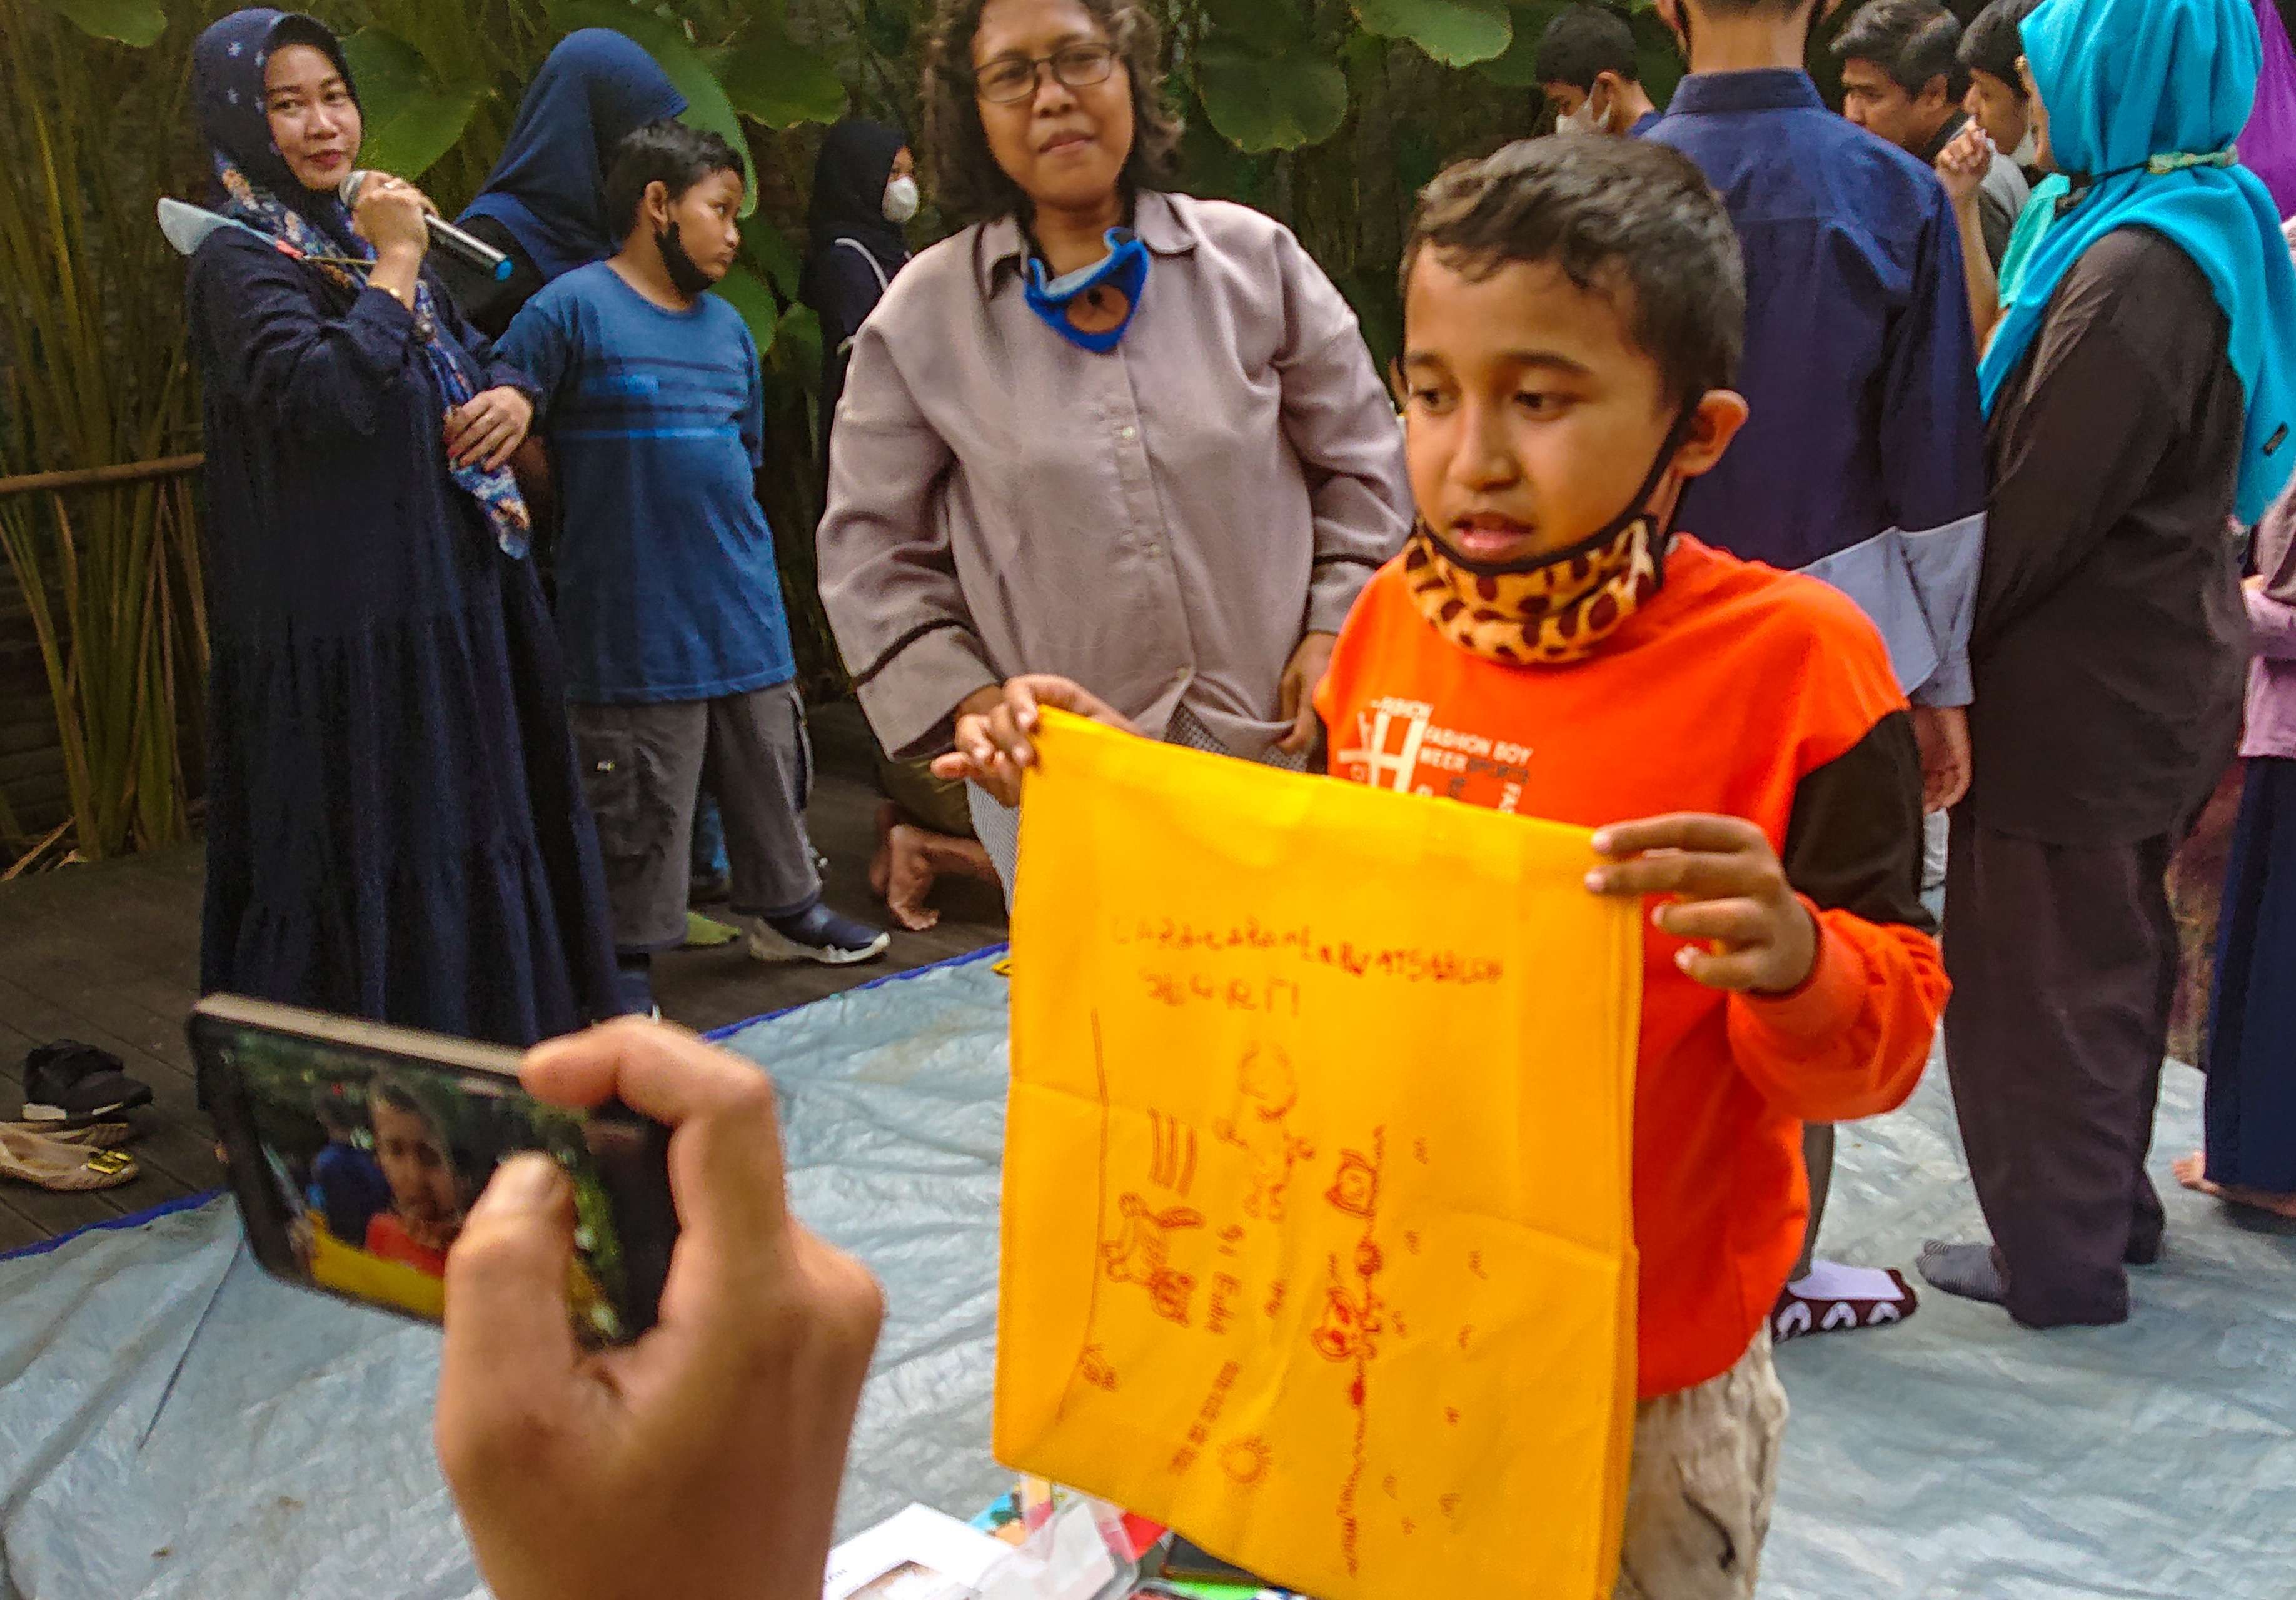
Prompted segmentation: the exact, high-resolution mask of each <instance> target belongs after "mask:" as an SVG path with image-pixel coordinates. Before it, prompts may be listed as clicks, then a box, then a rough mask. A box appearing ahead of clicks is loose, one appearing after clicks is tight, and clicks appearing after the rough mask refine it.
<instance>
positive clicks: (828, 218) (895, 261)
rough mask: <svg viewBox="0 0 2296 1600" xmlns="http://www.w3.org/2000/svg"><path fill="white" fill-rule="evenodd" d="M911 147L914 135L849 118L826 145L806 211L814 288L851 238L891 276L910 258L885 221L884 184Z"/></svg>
mask: <svg viewBox="0 0 2296 1600" xmlns="http://www.w3.org/2000/svg"><path fill="white" fill-rule="evenodd" d="M908 147H909V136H908V135H906V134H905V133H903V132H902V131H901V130H900V129H899V128H898V127H891V126H890V125H889V124H886V123H882V122H867V121H864V120H862V119H859V118H849V119H846V120H845V121H843V122H840V123H839V124H837V126H836V127H832V128H831V129H830V130H829V133H828V135H827V136H825V137H824V139H823V140H822V142H821V159H820V160H817V161H816V162H815V163H814V168H813V201H812V203H811V205H810V206H809V207H808V209H807V211H806V217H805V223H806V229H807V233H808V239H807V242H806V266H805V276H806V283H805V287H804V289H803V290H802V291H801V292H800V298H802V299H804V300H805V301H806V302H807V303H808V304H811V303H812V302H813V299H814V293H813V284H814V283H815V282H816V281H817V279H818V277H819V275H820V272H821V268H822V266H823V264H824V262H826V261H827V260H828V258H829V253H830V252H831V251H832V250H836V249H837V248H838V244H837V241H839V240H840V239H850V240H852V241H853V242H855V243H856V244H858V245H859V246H860V247H861V248H862V249H864V250H867V251H868V252H869V254H870V256H871V258H873V259H874V260H875V261H876V263H877V265H878V266H879V267H882V268H883V269H884V273H885V275H886V276H887V277H888V278H890V277H891V276H892V275H894V274H895V273H897V272H898V271H900V270H901V268H902V267H904V266H906V264H907V262H908V259H909V242H908V240H907V238H906V236H904V235H903V234H902V232H901V229H900V226H899V225H898V224H897V223H891V222H888V221H886V220H885V185H887V184H889V183H890V182H891V181H892V177H893V158H894V157H896V156H898V155H899V154H900V153H901V152H903V151H904V150H906V149H907V148H908Z"/></svg>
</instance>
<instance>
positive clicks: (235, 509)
mask: <svg viewBox="0 0 2296 1600" xmlns="http://www.w3.org/2000/svg"><path fill="white" fill-rule="evenodd" d="M193 95H194V101H195V103H196V105H197V108H198V115H199V125H200V131H201V135H203V136H204V138H205V141H206V143H207V144H208V145H209V149H210V151H211V152H212V153H213V158H214V168H215V173H216V185H217V195H216V203H217V206H218V208H219V209H223V210H224V211H225V212H226V213H227V214H228V215H230V216H231V217H233V218H234V220H235V221H237V222H238V223H240V224H241V225H242V226H240V227H237V228H233V229H227V230H225V231H223V232H220V233H217V234H215V235H213V236H211V237H210V238H209V240H208V241H207V242H206V243H204V244H203V245H202V246H201V248H200V250H199V251H198V253H197V254H196V255H195V256H194V257H193V260H192V265H191V275H190V282H189V284H188V286H187V291H186V299H187V303H188V305H189V308H190V313H191V324H192V348H193V351H194V353H195V356H196V358H197V360H198V362H199V365H200V373H201V381H202V384H201V386H202V390H203V400H204V406H205V414H204V431H205V435H206V443H207V500H208V517H207V523H206V531H207V537H208V541H209V551H210V556H209V560H210V562H211V566H210V571H211V573H212V576H213V591H212V592H213V596H214V601H213V609H212V612H211V618H212V624H213V644H214V648H213V667H212V672H211V676H210V680H209V697H210V706H211V711H212V719H213V726H212V730H211V734H210V768H209V783H208V856H207V873H208V886H207V906H206V913H205V920H204V924H203V927H202V930H201V988H202V989H205V990H208V991H215V990H229V991H232V992H234V993H239V994H246V995H252V996H255V997H258V998H262V999H269V1000H278V1001H283V1002H287V1003H290V1004H293V1005H307V1006H311V1007H315V1008H316V1009H320V1010H324V1011H333V1012H340V1013H348V1014H351V1015H356V1016H363V1017H370V1018H373V1019H376V1020H379V1021H382V1022H396V1023H400V1024H404V1025H406V1026H411V1027H418V1028H427V1029H431V1030H437V1031H439V1032H442V1033H449V1034H455V1035H459V1036H462V1037H464V1038H480V1039H488V1040H492V1041H494V1042H496V1043H499V1044H504V1045H512V1046H523V1045H528V1044H531V1043H534V1042H535V1041H537V1040H538V1039H543V1038H551V1037H553V1036H554V1035H558V1034H562V1033H566V1032H570V1031H571V1030H575V1029H577V1028H579V1027H581V1026H582V1025H583V1024H584V1023H586V1022H590V1021H593V1020H595V1019H597V1018H599V1017H601V1016H604V1015H608V1014H611V1013H612V1011H613V1010H614V1009H615V1007H614V1005H613V1003H612V996H613V982H614V971H613V956H612V941H611V936H610V934H609V931H608V930H609V923H608V920H607V915H606V905H605V892H604V884H603V876H602V874H601V871H600V867H599V861H598V852H597V843H596V838H595V835H594V831H593V828H592V825H591V822H590V816H589V812H588V810H587V809H586V807H585V806H584V804H583V800H582V790H581V785H580V783H579V781H578V774H577V772H576V767H575V757H574V747H573V740H572V737H571V735H570V734H569V732H568V729H567V721H566V710H565V691H564V684H563V675H562V670H561V668H560V665H559V659H558V651H557V644H556V640H555V637H554V636H553V632H552V628H551V625H550V619H549V616H548V614H547V612H546V611H545V610H544V608H543V604H542V596H541V592H540V590H539V588H538V587H537V584H536V582H535V577H534V570H533V564H532V562H529V561H528V560H527V559H525V554H526V541H527V535H528V531H529V518H528V515H527V511H526V506H525V503H524V500H523V499H522V497H521V496H520V494H519V490H518V486H517V484H516V482H515V480H513V479H512V477H511V475H510V473H509V472H508V471H507V470H505V469H506V463H507V462H508V460H509V458H510V455H511V453H512V451H513V450H514V449H516V448H517V447H518V445H519V444H520V442H521V440H522V439H524V438H525V435H526V429H527V425H528V423H529V420H530V419H531V417H532V415H533V406H532V403H531V400H530V398H529V393H528V391H527V380H526V379H525V378H524V377H523V376H521V374H519V373H517V372H516V371H515V370H514V369H512V368H510V367H508V366H506V365H502V364H499V363H497V362H496V361H495V360H494V358H493V351H492V349H491V347H490V346H489V345H488V342H487V341H486V340H485V339H484V338H483V337H482V336H480V334H478V333H477V332H474V331H472V330H471V327H470V326H469V324H466V323H465V322H464V321H463V319H462V316H460V314H459V313H458V312H456V310H455V306H454V303H453V301H452V300H451V299H448V298H447V295H445V294H444V293H443V292H439V291H436V289H435V287H434V285H433V284H432V283H431V281H430V279H429V278H428V276H427V275H425V274H424V272H423V258H424V251H425V250H426V247H427V244H428V234H427V232H426V228H425V225H424V221H423V215H422V213H423V208H424V207H425V206H426V205H427V203H428V202H427V201H424V200H423V199H422V196H421V195H420V194H419V193H416V192H415V190H414V188H413V186H412V185H407V184H405V183H402V182H400V181H399V180H398V179H396V178H389V177H377V178H375V179H373V180H370V181H369V183H368V184H367V185H366V186H365V189H364V190H363V191H362V193H361V195H360V200H359V205H358V209H357V215H356V216H355V217H354V216H351V215H348V214H346V212H345V211H344V209H343V208H342V206H341V205H340V202H338V201H337V200H336V199H335V190H336V186H337V185H340V183H341V181H342V179H343V176H344V175H345V174H347V173H348V172H349V171H350V170H351V169H352V168H353V167H354V166H355V165H356V164H357V157H358V149H359V143H360V138H361V135H362V132H363V122H362V119H361V116H360V109H359V102H358V93H357V86H356V84H355V83H354V81H353V78H352V75H351V71H350V69H349V67H348V63H347V62H345V60H344V58H343V53H342V50H341V47H340V45H338V44H337V42H336V40H335V38H334V36H333V35H332V34H330V33H329V32H328V31H327V29H325V28H324V26H323V25H321V24H320V23H318V22H316V21H313V20H312V19H310V18H308V17H302V16H294V15H289V14H287V13H283V12H277V11H270V10H259V11H242V12H234V13H233V14H232V15H230V16H227V17H225V18H224V19H223V20H222V21H219V22H217V23H216V24H215V25H214V26H213V27H211V28H209V29H208V30H207V31H206V32H205V33H203V34H201V36H200V39H199V43H198V45H197V46H196V48H195V51H194V53H193Z"/></svg>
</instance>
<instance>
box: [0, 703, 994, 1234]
mask: <svg viewBox="0 0 2296 1600" xmlns="http://www.w3.org/2000/svg"><path fill="white" fill-rule="evenodd" d="M820 734H827V736H825V737H822V738H821V743H822V744H823V746H824V749H823V766H824V775H823V776H822V778H821V781H820V782H819V784H817V785H816V792H815V796H814V805H813V811H812V817H811V821H812V825H813V833H814V840H815V842H816V845H817V846H818V847H819V848H820V849H822V850H823V851H824V852H825V853H826V854H827V855H828V856H829V857H830V860H831V863H832V867H831V874H830V884H829V898H830V901H831V903H832V904H833V905H835V906H836V907H838V908H839V909H840V910H842V911H845V912H847V913H849V914H850V915H857V916H863V917H866V918H869V919H870V920H872V921H878V922H882V921H883V920H884V917H883V910H884V908H883V907H882V906H881V905H876V904H873V900H872V897H871V895H870V893H869V887H868V882H867V878H866V873H867V867H868V862H869V855H870V852H871V850H872V849H873V847H874V841H875V835H874V822H873V819H874V816H875V813H876V808H877V804H878V801H877V797H876V794H875V792H873V790H872V789H871V788H870V787H868V786H867V785H865V784H863V783H861V782H860V781H858V779H857V776H855V775H851V768H852V767H853V765H854V764H853V763H852V762H850V761H839V760H838V759H836V757H837V751H836V743H837V741H836V738H835V734H834V729H833V728H832V729H830V730H820V729H817V735H820ZM833 767H844V768H846V770H845V771H837V770H832V768H833ZM201 870H202V866H201V854H200V851H199V849H197V847H195V846H194V847H190V848H186V849H177V850H171V851H167V852H163V853H160V854H157V855H152V856H145V857H136V858H134V859H130V860H124V861H118V862H110V863H105V864H103V865H101V866H83V867H73V868H69V869H66V870H64V871H62V872H57V873H49V874H43V875H41V876H38V877H35V878H29V879H22V880H19V881H18V882H13V883H5V884H0V1077H4V1078H5V1079H7V1082H6V1084H4V1085H0V1118H6V1117H11V1116H13V1115H14V1114H15V1112H16V1108H17V1106H18V1105H19V1104H21V1098H22V1095H21V1090H22V1079H23V1058H24V1053H25V1052H26V1051H27V1050H29V1049H30V1048H31V1047H32V1046H35V1045H38V1044H44V1043H45V1042H47V1041H48V1040H51V1039H56V1038H75V1039H80V1040H84V1041H86V1043H88V1044H91V1045H97V1046H102V1048H104V1049H107V1050H110V1051H111V1052H113V1053H114V1054H118V1055H119V1057H120V1058H121V1059H122V1060H123V1061H124V1062H125V1063H126V1064H127V1071H128V1072H129V1073H130V1074H131V1075H133V1076H135V1077H136V1078H140V1079H143V1081H145V1082H146V1083H149V1084H150V1085H151V1086H152V1089H153V1091H154V1093H155V1095H156V1099H155V1102H154V1104H152V1106H151V1107H150V1108H149V1109H147V1110H144V1111H142V1112H136V1113H135V1114H134V1119H133V1120H135V1123H136V1125H137V1127H138V1128H139V1130H140V1132H141V1137H140V1138H139V1139H138V1140H137V1142H136V1143H135V1146H134V1149H135V1154H136V1158H137V1160H138V1161H140V1162H141V1164H142V1166H143V1175H142V1176H141V1177H138V1178H137V1179H136V1180H135V1182H134V1183H131V1184H129V1185H127V1186H125V1187H123V1188H119V1189H113V1190H110V1191H108V1192H106V1193H103V1194H49V1193H47V1192H46V1191H45V1190H42V1189H38V1188H35V1187H33V1186H30V1185H28V1184H21V1183H15V1182H12V1181H9V1180H6V1179H0V1251H8V1250H13V1249H17V1248H20V1247H21V1246H23V1245H26V1244H30V1243H37V1242H38V1241H40V1240H42V1239H45V1238H49V1237H53V1235H57V1234H61V1233H65V1232H69V1231H70V1230H71V1229H73V1228H76V1227H83V1226H86V1224H89V1223H92V1222H100V1221H102V1220H104V1219H106V1218H112V1217H118V1216H121V1215H124V1214H127V1213H129V1212H135V1211H140V1210H146V1209H148V1208H149V1207H152V1206H154V1205H158V1204H160V1203H161V1202H166V1201H168V1200H171V1199H175V1198H178V1197H180V1196H183V1195H186V1194H197V1193H200V1192H201V1191H203V1190H208V1189H212V1188H214V1187H216V1186H217V1184H218V1183H220V1182H221V1176H222V1175H221V1173H220V1171H219V1169H217V1165H216V1161H215V1155H214V1140H213V1137H212V1136H211V1135H210V1133H209V1130H208V1127H207V1123H206V1120H205V1119H204V1118H203V1117H202V1116H201V1114H200V1112H199V1109H198V1106H197V1104H196V1103H195V1099H194V1095H193V1078H192V1061H191V1055H190V1053H189V1051H188V1049H187V1047H186V1046H185V1045H184V1015H185V1013H187V1012H188V1011H189V1010H190V1008H191V1005H192V1003H193V1000H194V999H195V998H196V997H197V996H198V992H199V991H198V976H199V925H200V918H199V911H200V890H201ZM934 903H935V904H936V905H937V906H939V907H941V909H942V913H943V921H942V923H941V925H940V926H939V928H937V929H935V930H934V931H931V932H930V933H922V934H916V933H896V935H895V936H894V941H893V948H892V953H891V955H890V958H889V959H888V960H887V961H884V962H881V963H878V964H874V965H871V966H866V967H861V968H844V969H832V968H828V967H817V966H812V965H802V964H788V965H772V966H765V965H760V964H758V963H757V962H756V961H754V960H752V959H750V956H749V955H748V953H747V952H746V951H745V950H744V949H742V947H741V946H739V945H734V946H731V947H728V948H724V949H719V950H703V951H681V952H679V953H677V954H676V955H673V956H666V957H664V958H663V959H662V961H661V963H660V967H659V971H658V977H657V983H656V988H657V990H658V992H659V995H660V1001H661V1005H662V1009H663V1011H664V1013H666V1014H667V1015H668V1016H669V1017H671V1018H672V1019H674V1020H675V1021H677V1022H683V1023H685V1024H686V1025H687V1026H688V1027H692V1028H696V1029H701V1030H709V1029H713V1028H719V1027H723V1026H725V1025H726V1024H728V1023H732V1022H742V1021H744V1020H745V1019H747V1018H750V1017H753V1016H757V1015H759V1014H760V1013H766V1012H770V1011H778V1010H781V1009H783V1008H784V1007H787V1006H791V1005H803V1004H805V1003H806V1002H808V1001H810V1000H816V999H820V998H822V997H824V996H827V995H831V994H834V993H836V992H838V991H839V990H840V989H850V988H853V987H855V986H856V985H858V984H862V983H865V982H868V981H872V980H873V979H877V978H881V977H883V976H885V975H886V974H887V973H889V972H899V971H903V970H906V969H908V968H912V967H917V966H923V965H927V964H931V963H933V962H936V961H941V960H945V959H947V958H948V957H950V956H959V955H963V954H964V953H966V952H968V951H971V950H975V949H979V948H981V947H982V946H984V945H988V944H992V943H995V942H996V941H998V940H1000V939H1003V938H1004V936H1005V925H1004V907H1003V906H1002V904H1001V903H1000V902H999V900H998V898H997V896H996V892H995V890H992V889H990V888H988V886H986V885H982V884H972V883H955V882H951V883H946V884H944V885H942V886H941V888H940V889H939V891H938V892H937V894H936V896H935V899H934Z"/></svg>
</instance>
